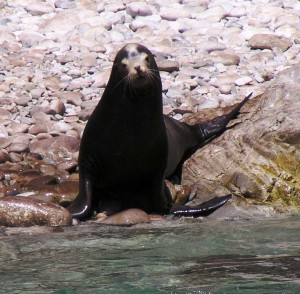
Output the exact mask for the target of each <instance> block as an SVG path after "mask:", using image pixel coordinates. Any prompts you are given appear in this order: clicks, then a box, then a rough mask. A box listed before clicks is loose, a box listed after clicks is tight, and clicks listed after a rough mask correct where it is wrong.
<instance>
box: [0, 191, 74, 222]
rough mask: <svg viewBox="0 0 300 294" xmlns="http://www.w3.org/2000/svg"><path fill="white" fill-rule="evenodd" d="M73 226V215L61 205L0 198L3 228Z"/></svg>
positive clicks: (25, 199) (0, 217) (9, 197)
mask: <svg viewBox="0 0 300 294" xmlns="http://www.w3.org/2000/svg"><path fill="white" fill-rule="evenodd" d="M71 224H72V216H71V214H70V213H69V212H68V211H67V210H66V209H65V208H63V207H61V206H60V205H57V204H54V203H44V202H41V201H38V200H34V199H31V198H29V197H18V196H7V197H2V198H0V225H1V226H6V227H28V226H35V225H48V226H70V225H71Z"/></svg>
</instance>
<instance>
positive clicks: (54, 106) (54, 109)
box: [50, 99, 66, 115]
mask: <svg viewBox="0 0 300 294" xmlns="http://www.w3.org/2000/svg"><path fill="white" fill-rule="evenodd" d="M50 109H51V111H50V114H52V115H55V114H59V115H64V113H65V111H66V107H65V104H64V103H63V102H61V101H60V100H58V99H56V100H52V101H51V102H50Z"/></svg>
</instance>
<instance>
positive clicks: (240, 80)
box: [235, 76, 253, 86]
mask: <svg viewBox="0 0 300 294" xmlns="http://www.w3.org/2000/svg"><path fill="white" fill-rule="evenodd" d="M252 81H253V79H252V78H251V77H249V76H242V77H240V78H238V79H236V80H235V84H236V85H237V86H244V85H247V84H250V83H251V82H252Z"/></svg>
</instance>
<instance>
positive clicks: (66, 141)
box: [29, 135, 80, 158]
mask: <svg viewBox="0 0 300 294" xmlns="http://www.w3.org/2000/svg"><path fill="white" fill-rule="evenodd" d="M79 144H80V141H79V139H76V138H74V137H70V136H63V135H62V136H58V137H53V138H49V139H44V140H40V141H37V142H34V143H31V144H30V146H29V148H30V152H33V153H39V154H41V155H44V156H50V157H53V156H54V157H56V156H57V157H67V158H68V157H71V156H72V153H75V152H77V151H79Z"/></svg>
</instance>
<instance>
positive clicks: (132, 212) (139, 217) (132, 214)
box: [99, 208, 150, 226]
mask: <svg viewBox="0 0 300 294" xmlns="http://www.w3.org/2000/svg"><path fill="white" fill-rule="evenodd" d="M149 222H150V216H149V215H148V214H147V213H146V212H144V211H143V210H141V209H136V208H132V209H127V210H124V211H121V212H119V213H116V214H114V215H112V216H109V217H107V218H105V219H104V220H102V221H100V222H99V223H100V224H104V225H113V226H132V225H135V224H139V223H149Z"/></svg>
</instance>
